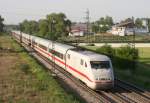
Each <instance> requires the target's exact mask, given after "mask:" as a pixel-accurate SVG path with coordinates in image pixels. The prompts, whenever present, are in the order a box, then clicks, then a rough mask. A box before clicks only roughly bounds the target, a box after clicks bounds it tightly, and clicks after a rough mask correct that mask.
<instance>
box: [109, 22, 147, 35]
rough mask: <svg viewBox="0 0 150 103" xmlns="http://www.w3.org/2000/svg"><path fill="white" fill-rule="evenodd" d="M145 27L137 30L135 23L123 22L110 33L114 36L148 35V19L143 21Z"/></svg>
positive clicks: (113, 27)
mask: <svg viewBox="0 0 150 103" xmlns="http://www.w3.org/2000/svg"><path fill="white" fill-rule="evenodd" d="M142 23H143V27H141V28H137V27H135V26H134V22H133V21H127V22H121V23H119V24H116V25H114V26H112V30H111V31H110V32H111V33H112V34H113V35H119V36H125V35H133V34H134V33H135V34H147V33H148V32H149V29H148V21H147V19H142Z"/></svg>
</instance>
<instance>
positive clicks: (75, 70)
mask: <svg viewBox="0 0 150 103" xmlns="http://www.w3.org/2000/svg"><path fill="white" fill-rule="evenodd" d="M36 48H37V49H38V50H40V51H41V52H43V53H45V54H46V55H48V56H50V57H51V58H52V55H51V54H50V53H47V52H45V50H43V49H41V48H39V47H36ZM53 58H54V59H55V60H56V61H58V62H60V63H61V64H63V65H65V66H67V67H68V68H69V69H71V70H72V71H74V72H76V73H78V74H80V75H81V76H83V77H85V78H86V79H88V80H89V81H90V82H93V81H92V80H91V79H90V78H89V77H88V76H87V75H85V74H83V73H81V72H79V71H78V70H77V69H75V68H73V67H71V66H69V65H68V64H66V63H64V62H63V61H61V60H59V59H57V58H55V57H53Z"/></svg>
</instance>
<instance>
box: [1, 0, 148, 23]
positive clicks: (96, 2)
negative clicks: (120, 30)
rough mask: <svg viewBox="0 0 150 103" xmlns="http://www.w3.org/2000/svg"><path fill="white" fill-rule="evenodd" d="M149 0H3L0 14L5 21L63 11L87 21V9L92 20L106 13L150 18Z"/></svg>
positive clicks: (35, 17)
mask: <svg viewBox="0 0 150 103" xmlns="http://www.w3.org/2000/svg"><path fill="white" fill-rule="evenodd" d="M149 4H150V0H0V15H1V16H2V17H3V18H4V19H5V21H4V23H5V24H18V23H19V22H22V21H23V20H25V19H27V20H39V19H43V18H45V17H46V15H47V14H50V13H53V12H56V13H59V12H63V13H65V14H66V16H67V18H68V19H70V20H71V21H75V22H84V21H85V16H86V13H85V12H86V10H87V9H89V11H90V21H94V20H98V19H99V18H100V17H104V16H106V15H108V16H112V17H113V19H114V21H115V22H119V21H120V20H122V19H125V18H128V17H132V16H134V17H136V18H137V17H150V6H149Z"/></svg>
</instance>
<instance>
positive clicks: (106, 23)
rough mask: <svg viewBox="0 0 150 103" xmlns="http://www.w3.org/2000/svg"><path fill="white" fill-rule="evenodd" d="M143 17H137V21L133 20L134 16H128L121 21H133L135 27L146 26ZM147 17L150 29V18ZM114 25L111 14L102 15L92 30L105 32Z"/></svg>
mask: <svg viewBox="0 0 150 103" xmlns="http://www.w3.org/2000/svg"><path fill="white" fill-rule="evenodd" d="M142 19H143V18H136V19H135V21H133V18H127V19H125V20H122V21H121V22H128V21H133V22H134V26H135V27H137V28H144V26H143V23H142ZM146 19H147V21H148V28H149V30H150V18H146ZM113 25H114V21H113V18H112V17H110V16H106V17H101V18H100V19H99V20H97V21H94V22H93V23H92V25H91V27H92V31H93V32H95V33H105V32H107V31H108V30H110V29H111V27H112V26H113Z"/></svg>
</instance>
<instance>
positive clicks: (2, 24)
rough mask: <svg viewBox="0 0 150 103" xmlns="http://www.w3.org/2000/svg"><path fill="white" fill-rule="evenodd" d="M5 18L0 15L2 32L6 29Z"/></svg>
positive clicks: (0, 30)
mask: <svg viewBox="0 0 150 103" xmlns="http://www.w3.org/2000/svg"><path fill="white" fill-rule="evenodd" d="M3 22H4V18H2V17H1V15H0V32H3V31H4V23H3Z"/></svg>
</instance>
